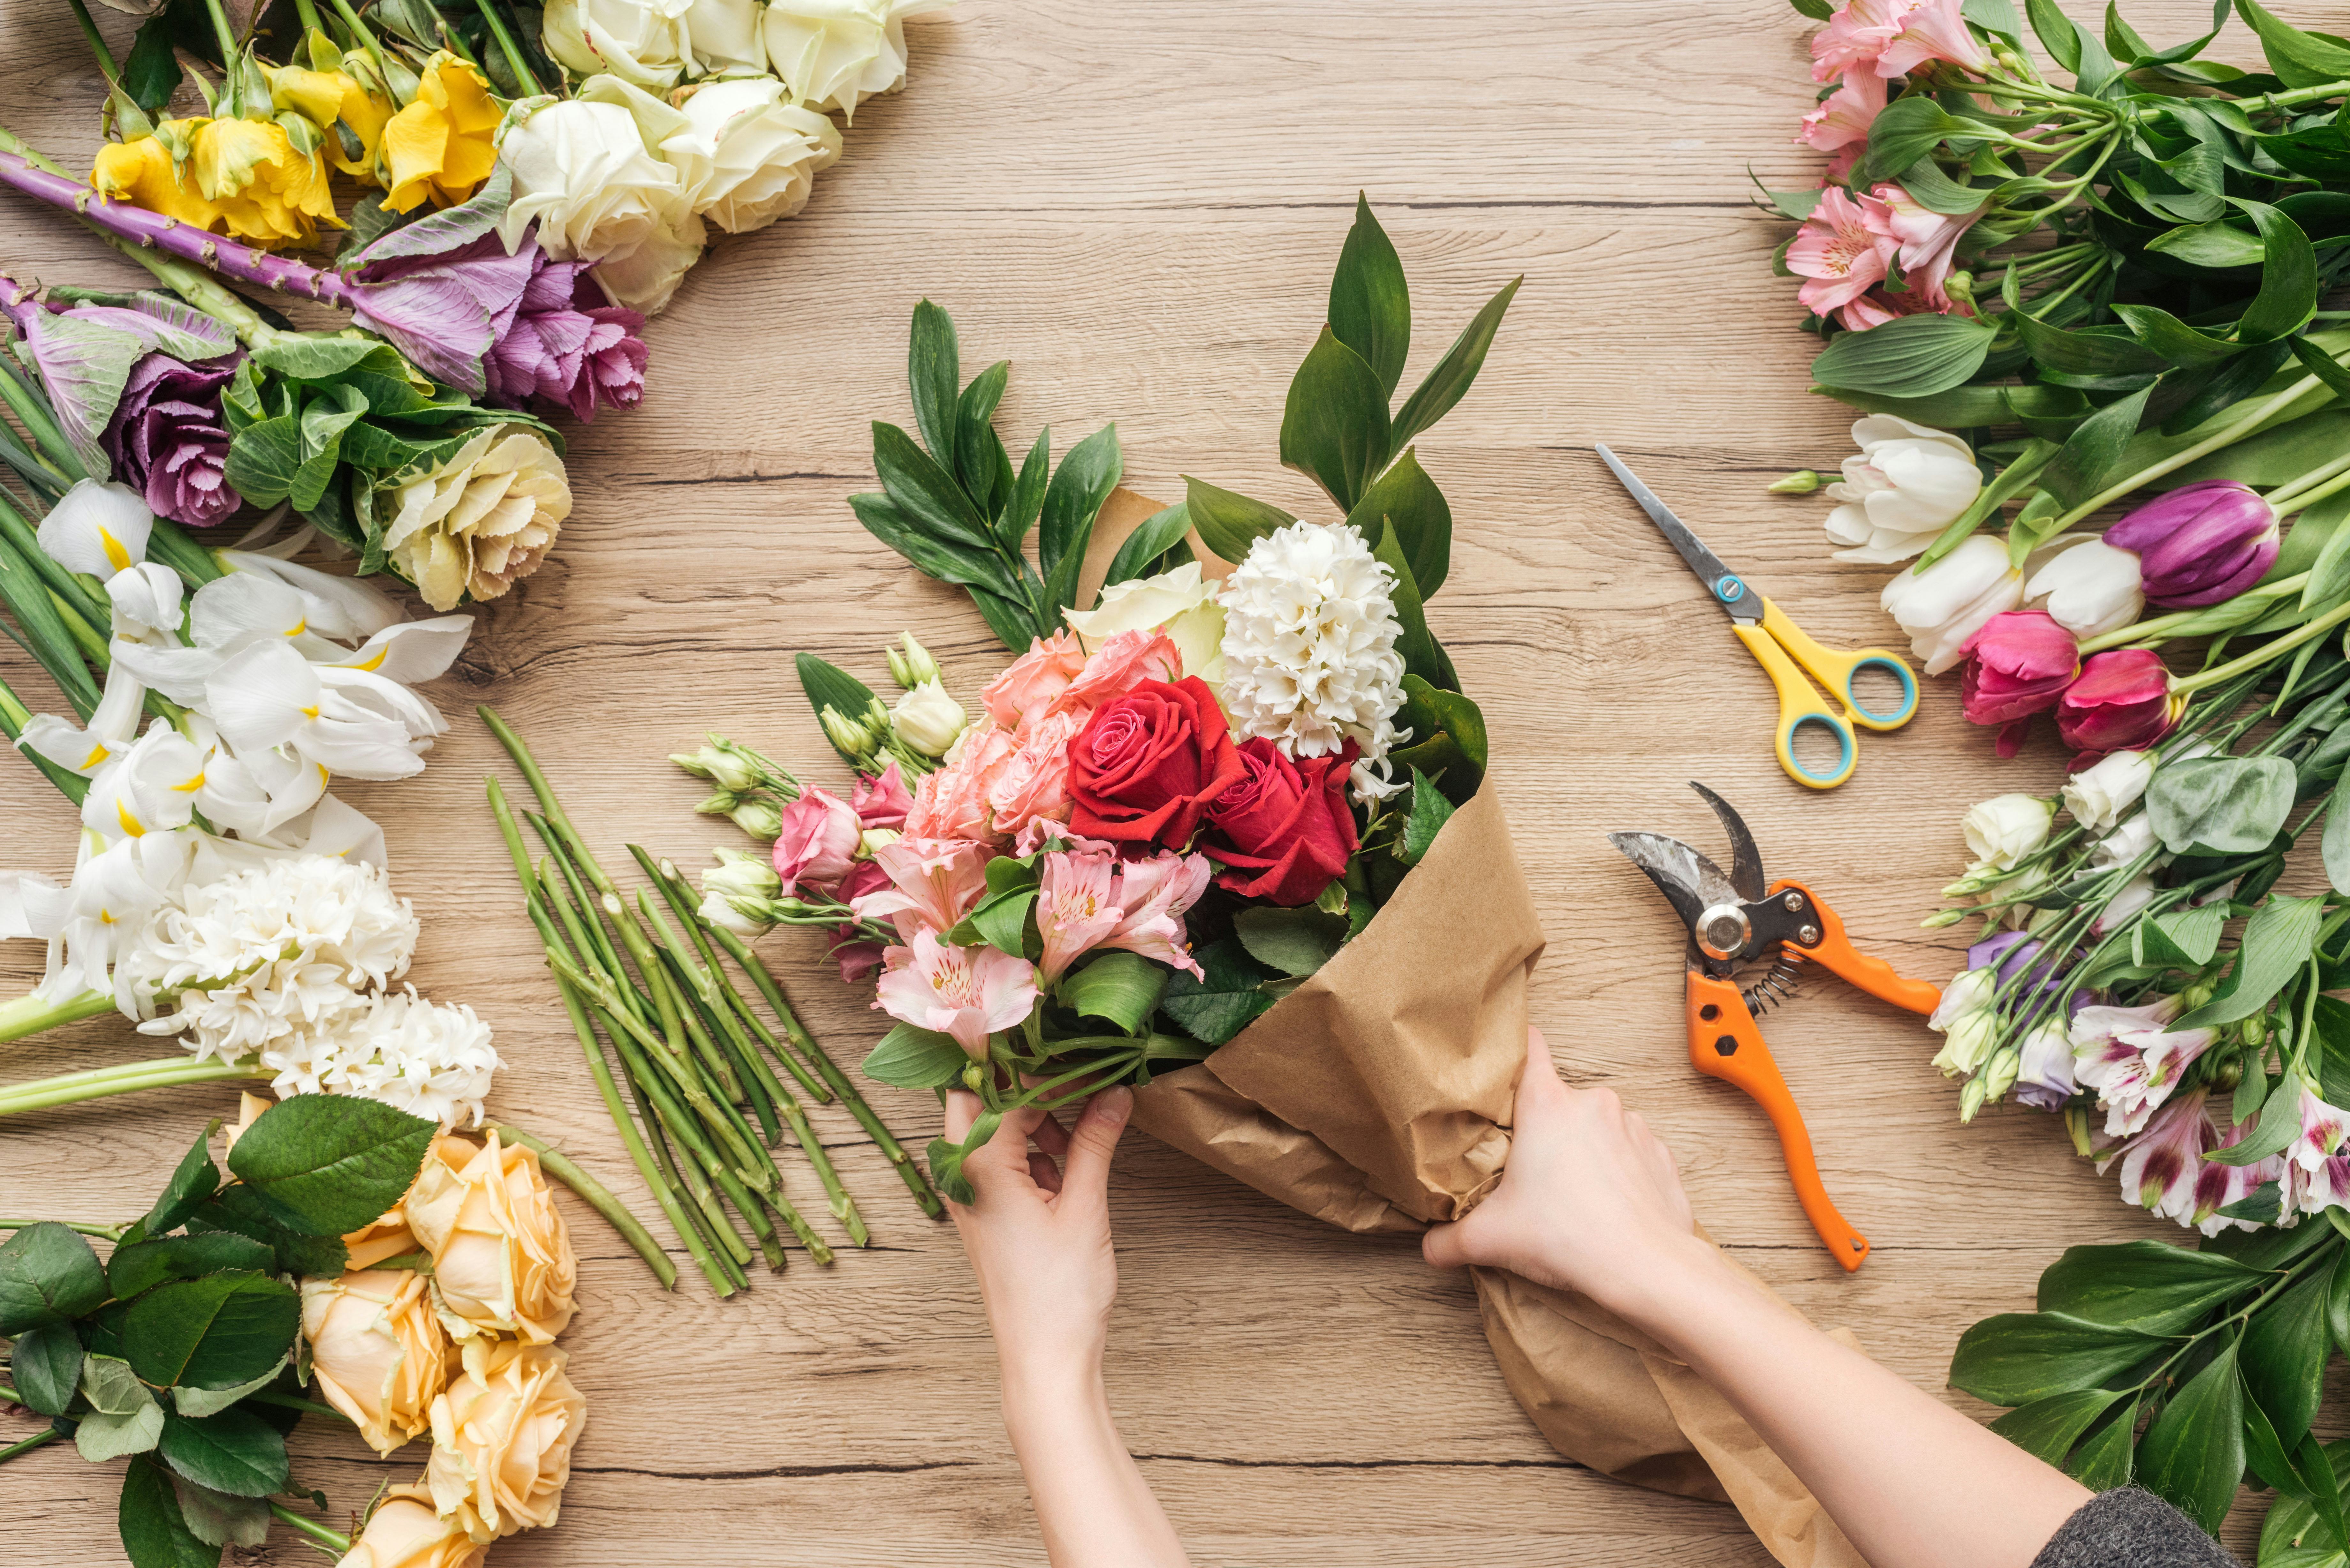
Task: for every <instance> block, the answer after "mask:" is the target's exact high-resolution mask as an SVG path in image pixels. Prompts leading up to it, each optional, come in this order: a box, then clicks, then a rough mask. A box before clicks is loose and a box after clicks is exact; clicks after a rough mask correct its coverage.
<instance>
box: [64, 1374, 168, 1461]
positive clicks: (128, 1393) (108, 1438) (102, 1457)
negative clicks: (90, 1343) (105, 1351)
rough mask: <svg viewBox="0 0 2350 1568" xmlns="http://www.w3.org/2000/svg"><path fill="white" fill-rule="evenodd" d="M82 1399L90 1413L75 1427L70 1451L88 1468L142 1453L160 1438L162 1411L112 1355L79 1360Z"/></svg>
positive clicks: (161, 1433) (144, 1386)
mask: <svg viewBox="0 0 2350 1568" xmlns="http://www.w3.org/2000/svg"><path fill="white" fill-rule="evenodd" d="M79 1391H80V1394H81V1397H83V1398H85V1399H87V1400H88V1401H89V1407H90V1414H88V1415H87V1416H84V1417H80V1421H79V1424H78V1426H77V1427H76V1428H74V1447H75V1448H76V1449H78V1450H79V1451H80V1454H81V1457H82V1458H83V1459H88V1461H89V1462H90V1463H92V1464H104V1463H105V1462H106V1461H107V1460H109V1459H120V1458H121V1457H122V1456H123V1455H125V1454H143V1453H145V1452H146V1451H147V1450H148V1449H151V1448H153V1447H154V1446H155V1445H156V1443H157V1442H158V1441H159V1440H161V1438H162V1435H163V1407H161V1405H158V1404H157V1403H156V1402H155V1396H154V1395H153V1394H152V1393H151V1392H150V1391H149V1389H148V1387H147V1386H146V1385H145V1384H143V1383H141V1382H140V1381H139V1379H138V1377H137V1376H135V1375H134V1374H133V1373H132V1372H131V1370H130V1367H129V1366H127V1365H125V1364H124V1363H123V1362H121V1361H120V1360H119V1359H117V1358H116V1357H114V1356H111V1355H85V1356H83V1357H82V1364H81V1382H80V1385H79Z"/></svg>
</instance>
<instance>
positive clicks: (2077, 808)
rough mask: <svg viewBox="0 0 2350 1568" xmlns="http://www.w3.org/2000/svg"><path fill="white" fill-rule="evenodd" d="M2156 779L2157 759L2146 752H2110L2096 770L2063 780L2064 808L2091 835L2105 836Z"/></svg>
mask: <svg viewBox="0 0 2350 1568" xmlns="http://www.w3.org/2000/svg"><path fill="white" fill-rule="evenodd" d="M2153 777H2154V759H2153V758H2152V757H2150V756H2148V755H2147V754H2146V753H2144V752H2108V753H2106V754H2105V755H2104V756H2103V757H2100V758H2099V759H2098V760H2097V763H2096V765H2095V767H2089V768H2084V769H2082V770H2081V771H2080V772H2079V773H2077V774H2074V775H2073V776H2072V777H2071V778H2069V779H2066V780H2065V781H2064V809H2065V810H2066V811H2069V812H2071V813H2072V814H2073V820H2074V821H2075V822H2077V823H2079V824H2080V825H2081V826H2083V827H2085V828H2087V829H2088V830H2089V831H2090V832H2092V833H2102V832H2104V831H2105V830H2106V828H2109V827H2111V826H2113V825H2114V824H2115V823H2116V822H2117V821H2119V820H2120V819H2121V815H2122V813H2124V812H2126V811H2127V810H2128V809H2129V808H2130V807H2131V806H2133V805H2137V798H2138V796H2140V795H2142V794H2145V793H2146V786H2147V784H2148V782H2150V781H2151V780H2152V779H2153Z"/></svg>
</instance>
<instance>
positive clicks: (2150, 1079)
mask: <svg viewBox="0 0 2350 1568" xmlns="http://www.w3.org/2000/svg"><path fill="white" fill-rule="evenodd" d="M2178 1012H2179V1008H2178V998H2177V997H2175V996H2166V997H2163V998H2162V999H2160V1000H2159V1001H2158V1002H2150V1003H2148V1004H2147V1005H2146V1006H2144V1007H2085V1008H2083V1009H2081V1011H2080V1012H2076V1013H2074V1015H2073V1023H2072V1035H2073V1062H2074V1076H2075V1077H2077V1078H2078V1079H2079V1081H2080V1083H2081V1086H2082V1087H2084V1088H2086V1089H2094V1090H2095V1091H2096V1094H2097V1097H2098V1098H2099V1099H2100V1100H2102V1101H2104V1102H2105V1106H2106V1135H2107V1136H2108V1137H2128V1136H2130V1135H2132V1134H2135V1133H2137V1132H2140V1131H2143V1130H2144V1129H2145V1127H2146V1124H2147V1117H2149V1116H2152V1115H2153V1114H2154V1113H2155V1111H2156V1109H2157V1108H2158V1106H2161V1104H2162V1102H2163V1101H2164V1100H2166V1099H2168V1098H2169V1097H2170V1091H2171V1090H2173V1089H2175V1088H2177V1087H2178V1078H2179V1075H2180V1074H2182V1073H2184V1072H2185V1071H2186V1070H2187V1068H2188V1067H2189V1065H2190V1064H2193V1062H2194V1061H2195V1060H2196V1058H2198V1057H2199V1056H2200V1055H2202V1054H2203V1053H2204V1052H2206V1051H2208V1050H2210V1048H2211V1043H2212V1042H2213V1041H2214V1040H2216V1039H2218V1038H2219V1032H2218V1031H2217V1030H2213V1029H2182V1030H2170V1029H2168V1028H2166V1027H2165V1025H2167V1024H2168V1023H2170V1022H2171V1020H2173V1019H2175V1018H2177V1017H2178Z"/></svg>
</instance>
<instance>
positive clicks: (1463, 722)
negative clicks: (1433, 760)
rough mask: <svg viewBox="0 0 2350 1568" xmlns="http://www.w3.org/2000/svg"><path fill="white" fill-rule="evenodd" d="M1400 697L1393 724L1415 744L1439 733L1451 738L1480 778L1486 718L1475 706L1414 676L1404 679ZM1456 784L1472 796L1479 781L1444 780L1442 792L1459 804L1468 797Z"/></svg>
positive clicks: (1456, 694)
mask: <svg viewBox="0 0 2350 1568" xmlns="http://www.w3.org/2000/svg"><path fill="white" fill-rule="evenodd" d="M1403 695H1404V705H1403V706H1402V707H1401V708H1400V709H1399V710H1397V711H1396V722H1397V723H1398V724H1399V725H1402V726H1404V727H1406V728H1409V730H1410V731H1411V732H1412V739H1413V741H1414V742H1415V743H1417V742H1421V741H1425V740H1428V739H1429V738H1430V737H1431V736H1433V735H1436V734H1440V733H1441V734H1446V735H1450V736H1451V737H1452V739H1453V741H1454V742H1456V743H1457V744H1458V745H1459V746H1460V748H1461V754H1462V755H1463V756H1464V757H1465V758H1467V760H1468V762H1469V763H1470V764H1471V768H1472V769H1473V770H1474V771H1475V772H1476V773H1477V774H1478V775H1479V777H1482V774H1483V772H1484V767H1485V758H1486V736H1485V715H1484V713H1483V711H1482V710H1480V709H1479V708H1478V706H1477V704H1476V703H1475V702H1473V701H1471V700H1470V699H1469V698H1468V697H1467V696H1465V695H1463V694H1462V693H1461V692H1458V691H1440V690H1438V689H1437V688H1436V687H1434V686H1432V685H1430V683H1429V682H1428V681H1425V680H1421V679H1420V678H1419V677H1418V676H1416V675H1406V676H1405V677H1404V678H1403ZM1456 783H1460V784H1465V785H1466V787H1467V788H1468V790H1469V791H1470V792H1471V793H1474V791H1475V789H1476V786H1477V783H1478V780H1477V778H1471V779H1467V780H1464V781H1456V780H1453V779H1451V778H1449V777H1448V778H1447V779H1445V781H1444V784H1445V785H1446V788H1445V793H1446V794H1449V795H1451V796H1452V798H1453V800H1454V801H1455V802H1460V801H1463V800H1466V799H1467V798H1468V796H1467V795H1466V794H1461V793H1458V792H1457V791H1456V790H1455V789H1454V788H1453V787H1452V786H1453V785H1454V784H1456Z"/></svg>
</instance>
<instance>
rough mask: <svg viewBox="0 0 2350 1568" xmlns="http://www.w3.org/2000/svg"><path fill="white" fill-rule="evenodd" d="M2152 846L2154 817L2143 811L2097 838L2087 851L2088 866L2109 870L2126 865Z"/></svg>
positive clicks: (2095, 869) (2096, 869) (2097, 869)
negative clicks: (2093, 845)
mask: <svg viewBox="0 0 2350 1568" xmlns="http://www.w3.org/2000/svg"><path fill="white" fill-rule="evenodd" d="M2153 847H2154V819H2153V818H2152V817H2150V816H2147V815H2145V814H2144V813H2143V812H2141V813H2139V814H2138V815H2136V816H2133V817H2131V818H2130V819H2129V820H2128V821H2127V822H2125V823H2123V824H2122V825H2121V826H2119V827H2116V828H2115V829H2114V830H2113V831H2112V832H2111V833H2108V834H2107V835H2106V836H2104V837H2103V838H2100V839H2098V840H2097V842H2096V845H2095V847H2093V848H2092V849H2091V850H2090V851H2089V868H2090V869H2091V870H2093V871H2110V870H2112V869H2113V868H2114V867H2116V866H2127V865H2128V864H2130V863H2131V862H2132V861H2134V860H2136V859H2137V857H2139V856H2141V855H2144V854H2145V853H2146V852H2147V850H2149V849H2151V848H2153Z"/></svg>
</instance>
